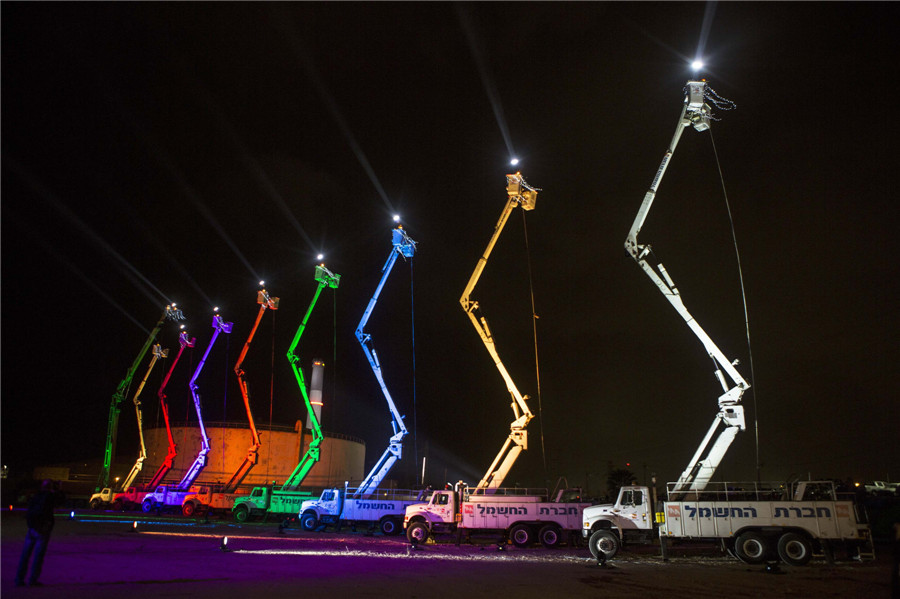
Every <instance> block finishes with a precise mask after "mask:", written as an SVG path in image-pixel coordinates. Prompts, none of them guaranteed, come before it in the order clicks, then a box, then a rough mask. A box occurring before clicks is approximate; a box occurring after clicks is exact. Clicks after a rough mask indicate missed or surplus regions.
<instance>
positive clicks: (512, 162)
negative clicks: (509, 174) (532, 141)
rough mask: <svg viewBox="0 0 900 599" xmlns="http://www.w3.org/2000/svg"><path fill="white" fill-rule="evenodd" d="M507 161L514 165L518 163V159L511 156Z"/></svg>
mask: <svg viewBox="0 0 900 599" xmlns="http://www.w3.org/2000/svg"><path fill="white" fill-rule="evenodd" d="M509 163H510V164H511V165H513V166H516V165H517V164H519V159H518V158H513V159H512V160H510V161H509Z"/></svg>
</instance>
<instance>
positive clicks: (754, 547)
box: [734, 532, 769, 564]
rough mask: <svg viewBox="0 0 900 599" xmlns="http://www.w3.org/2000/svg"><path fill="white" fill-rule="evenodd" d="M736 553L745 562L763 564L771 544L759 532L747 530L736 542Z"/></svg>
mask: <svg viewBox="0 0 900 599" xmlns="http://www.w3.org/2000/svg"><path fill="white" fill-rule="evenodd" d="M734 553H735V554H736V555H737V556H738V559H740V560H741V561H742V562H744V563H745V564H761V563H763V562H764V561H766V557H767V556H768V553H769V544H768V543H767V542H766V539H765V537H763V536H762V535H761V534H759V533H757V532H745V533H744V534H742V535H740V536H739V537H738V538H737V540H736V541H735V542H734Z"/></svg>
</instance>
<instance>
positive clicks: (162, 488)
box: [141, 314, 234, 512]
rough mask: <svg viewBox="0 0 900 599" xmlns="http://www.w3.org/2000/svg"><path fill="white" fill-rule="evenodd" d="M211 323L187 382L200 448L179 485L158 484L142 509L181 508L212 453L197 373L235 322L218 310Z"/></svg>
mask: <svg viewBox="0 0 900 599" xmlns="http://www.w3.org/2000/svg"><path fill="white" fill-rule="evenodd" d="M212 327H213V329H215V331H214V332H213V336H212V339H210V340H209V345H208V346H207V347H206V351H205V352H204V353H203V357H202V358H201V359H200V363H199V364H197V368H196V369H195V370H194V374H193V376H191V380H190V382H189V383H188V387H189V388H190V390H191V396H192V397H193V398H194V409H195V410H196V412H197V422H198V424H199V426H200V451H199V452H198V453H197V457H196V459H195V460H194V463H193V464H191V467H190V468H188V469H187V471H186V472H185V474H184V476H183V477H182V479H181V481H179V483H178V484H177V485H175V486H174V487H173V486H171V485H159V486H158V487H156V488H155V489H154V490H153V491H152V492H150V493H148V494H147V496H146V497H144V501H143V502H141V509H142V510H143V511H144V512H150V511H152V510H161V509H172V508H176V507H177V508H179V509H180V508H181V504H182V502H183V501H184V498H185V496H186V495H188V494H189V493H191V492H193V491H195V489H197V487H193V484H194V481H196V480H197V477H198V476H200V473H201V472H202V471H203V469H204V468H205V467H206V456H207V455H208V454H209V450H210V446H209V435H208V434H207V433H206V426H205V425H204V424H203V413H202V410H201V407H200V395H199V394H198V393H197V389H198V386H197V377H199V376H200V372H201V371H202V370H203V367H204V366H205V365H206V359H207V358H208V357H209V352H210V350H212V348H213V345H215V343H216V339H218V338H219V334H220V333H223V332H224V333H225V334H229V333H231V329H232V328H233V327H234V323H232V322H225V321H224V320H223V319H222V316H221V315H219V314H215V315H214V316H213V320H212Z"/></svg>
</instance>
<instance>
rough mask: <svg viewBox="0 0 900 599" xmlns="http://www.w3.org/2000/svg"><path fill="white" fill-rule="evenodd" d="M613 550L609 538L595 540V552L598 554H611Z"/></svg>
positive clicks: (614, 546) (613, 543) (611, 541)
mask: <svg viewBox="0 0 900 599" xmlns="http://www.w3.org/2000/svg"><path fill="white" fill-rule="evenodd" d="M615 548H616V544H615V542H614V541H613V540H612V539H610V538H609V537H600V538H599V539H597V551H599V552H600V553H612V552H613V550H614V549H615Z"/></svg>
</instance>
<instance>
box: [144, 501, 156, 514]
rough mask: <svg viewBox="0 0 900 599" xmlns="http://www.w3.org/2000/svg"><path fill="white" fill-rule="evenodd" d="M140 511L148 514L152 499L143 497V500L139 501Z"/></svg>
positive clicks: (151, 506) (150, 510)
mask: <svg viewBox="0 0 900 599" xmlns="http://www.w3.org/2000/svg"><path fill="white" fill-rule="evenodd" d="M141 511H142V512H144V513H145V514H149V513H150V512H152V511H153V500H152V499H145V500H144V501H143V502H141Z"/></svg>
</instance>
